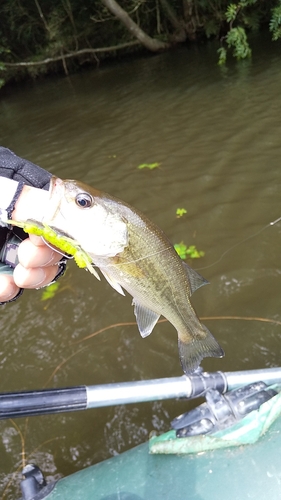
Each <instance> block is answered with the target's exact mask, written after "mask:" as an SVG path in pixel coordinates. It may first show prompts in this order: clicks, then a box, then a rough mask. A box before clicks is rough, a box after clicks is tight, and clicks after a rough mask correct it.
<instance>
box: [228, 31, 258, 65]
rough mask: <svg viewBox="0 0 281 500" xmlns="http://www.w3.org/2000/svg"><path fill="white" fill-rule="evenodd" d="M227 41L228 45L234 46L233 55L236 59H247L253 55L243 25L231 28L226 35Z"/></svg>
mask: <svg viewBox="0 0 281 500" xmlns="http://www.w3.org/2000/svg"><path fill="white" fill-rule="evenodd" d="M226 42H227V45H228V47H229V48H230V47H232V48H233V55H234V57H236V59H238V60H239V59H246V57H251V54H252V51H251V49H250V47H249V44H248V41H247V35H246V32H245V30H244V28H242V27H241V26H238V27H237V28H231V30H230V31H229V32H228V33H227V35H226Z"/></svg>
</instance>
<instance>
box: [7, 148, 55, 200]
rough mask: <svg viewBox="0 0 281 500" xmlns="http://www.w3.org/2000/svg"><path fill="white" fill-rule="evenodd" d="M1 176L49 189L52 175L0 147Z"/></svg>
mask: <svg viewBox="0 0 281 500" xmlns="http://www.w3.org/2000/svg"><path fill="white" fill-rule="evenodd" d="M0 176H2V177H7V178H8V179H13V180H14V181H22V182H24V184H27V185H28V186H33V187H36V188H39V189H47V190H48V189H49V184H50V179H51V177H52V175H51V174H50V173H49V172H47V171H46V170H44V169H43V168H41V167H38V166H37V165H35V164H34V163H31V162H30V161H28V160H24V159H23V158H20V157H19V156H16V155H15V154H14V153H13V152H12V151H10V150H9V149H7V148H3V147H1V146H0Z"/></svg>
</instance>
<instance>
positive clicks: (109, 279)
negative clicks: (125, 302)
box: [100, 268, 125, 295]
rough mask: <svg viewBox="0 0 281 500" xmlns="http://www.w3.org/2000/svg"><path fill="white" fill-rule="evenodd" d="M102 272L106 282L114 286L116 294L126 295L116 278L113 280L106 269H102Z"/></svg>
mask: <svg viewBox="0 0 281 500" xmlns="http://www.w3.org/2000/svg"><path fill="white" fill-rule="evenodd" d="M100 271H101V272H102V274H103V275H104V277H105V279H106V281H107V282H108V283H109V284H110V286H112V288H114V290H116V292H118V293H121V295H125V293H124V290H123V288H122V287H121V285H119V283H117V281H116V280H115V279H114V278H112V276H110V275H109V274H107V272H106V271H105V270H104V269H101V268H100Z"/></svg>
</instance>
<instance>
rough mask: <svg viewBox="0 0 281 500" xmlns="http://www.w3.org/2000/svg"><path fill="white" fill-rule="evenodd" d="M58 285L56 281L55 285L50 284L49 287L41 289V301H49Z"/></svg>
mask: <svg viewBox="0 0 281 500" xmlns="http://www.w3.org/2000/svg"><path fill="white" fill-rule="evenodd" d="M59 286H60V284H59V283H58V282H57V281H56V282H55V283H51V285H49V286H47V287H46V288H44V289H43V292H42V295H41V300H42V301H45V300H50V299H53V298H54V297H55V295H56V293H57V291H58V289H59Z"/></svg>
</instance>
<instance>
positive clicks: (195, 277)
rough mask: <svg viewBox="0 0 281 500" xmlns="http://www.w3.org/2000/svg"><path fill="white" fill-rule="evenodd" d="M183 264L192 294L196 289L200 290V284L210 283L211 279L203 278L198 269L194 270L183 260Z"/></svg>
mask: <svg viewBox="0 0 281 500" xmlns="http://www.w3.org/2000/svg"><path fill="white" fill-rule="evenodd" d="M182 264H183V268H184V270H185V272H186V274H187V277H188V281H189V284H190V295H192V294H193V293H194V292H195V290H198V288H200V286H203V285H208V283H209V281H208V280H206V279H205V278H203V276H201V274H199V273H198V272H197V271H194V269H192V268H191V267H189V266H188V265H187V264H186V263H185V262H183V263H182Z"/></svg>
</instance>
